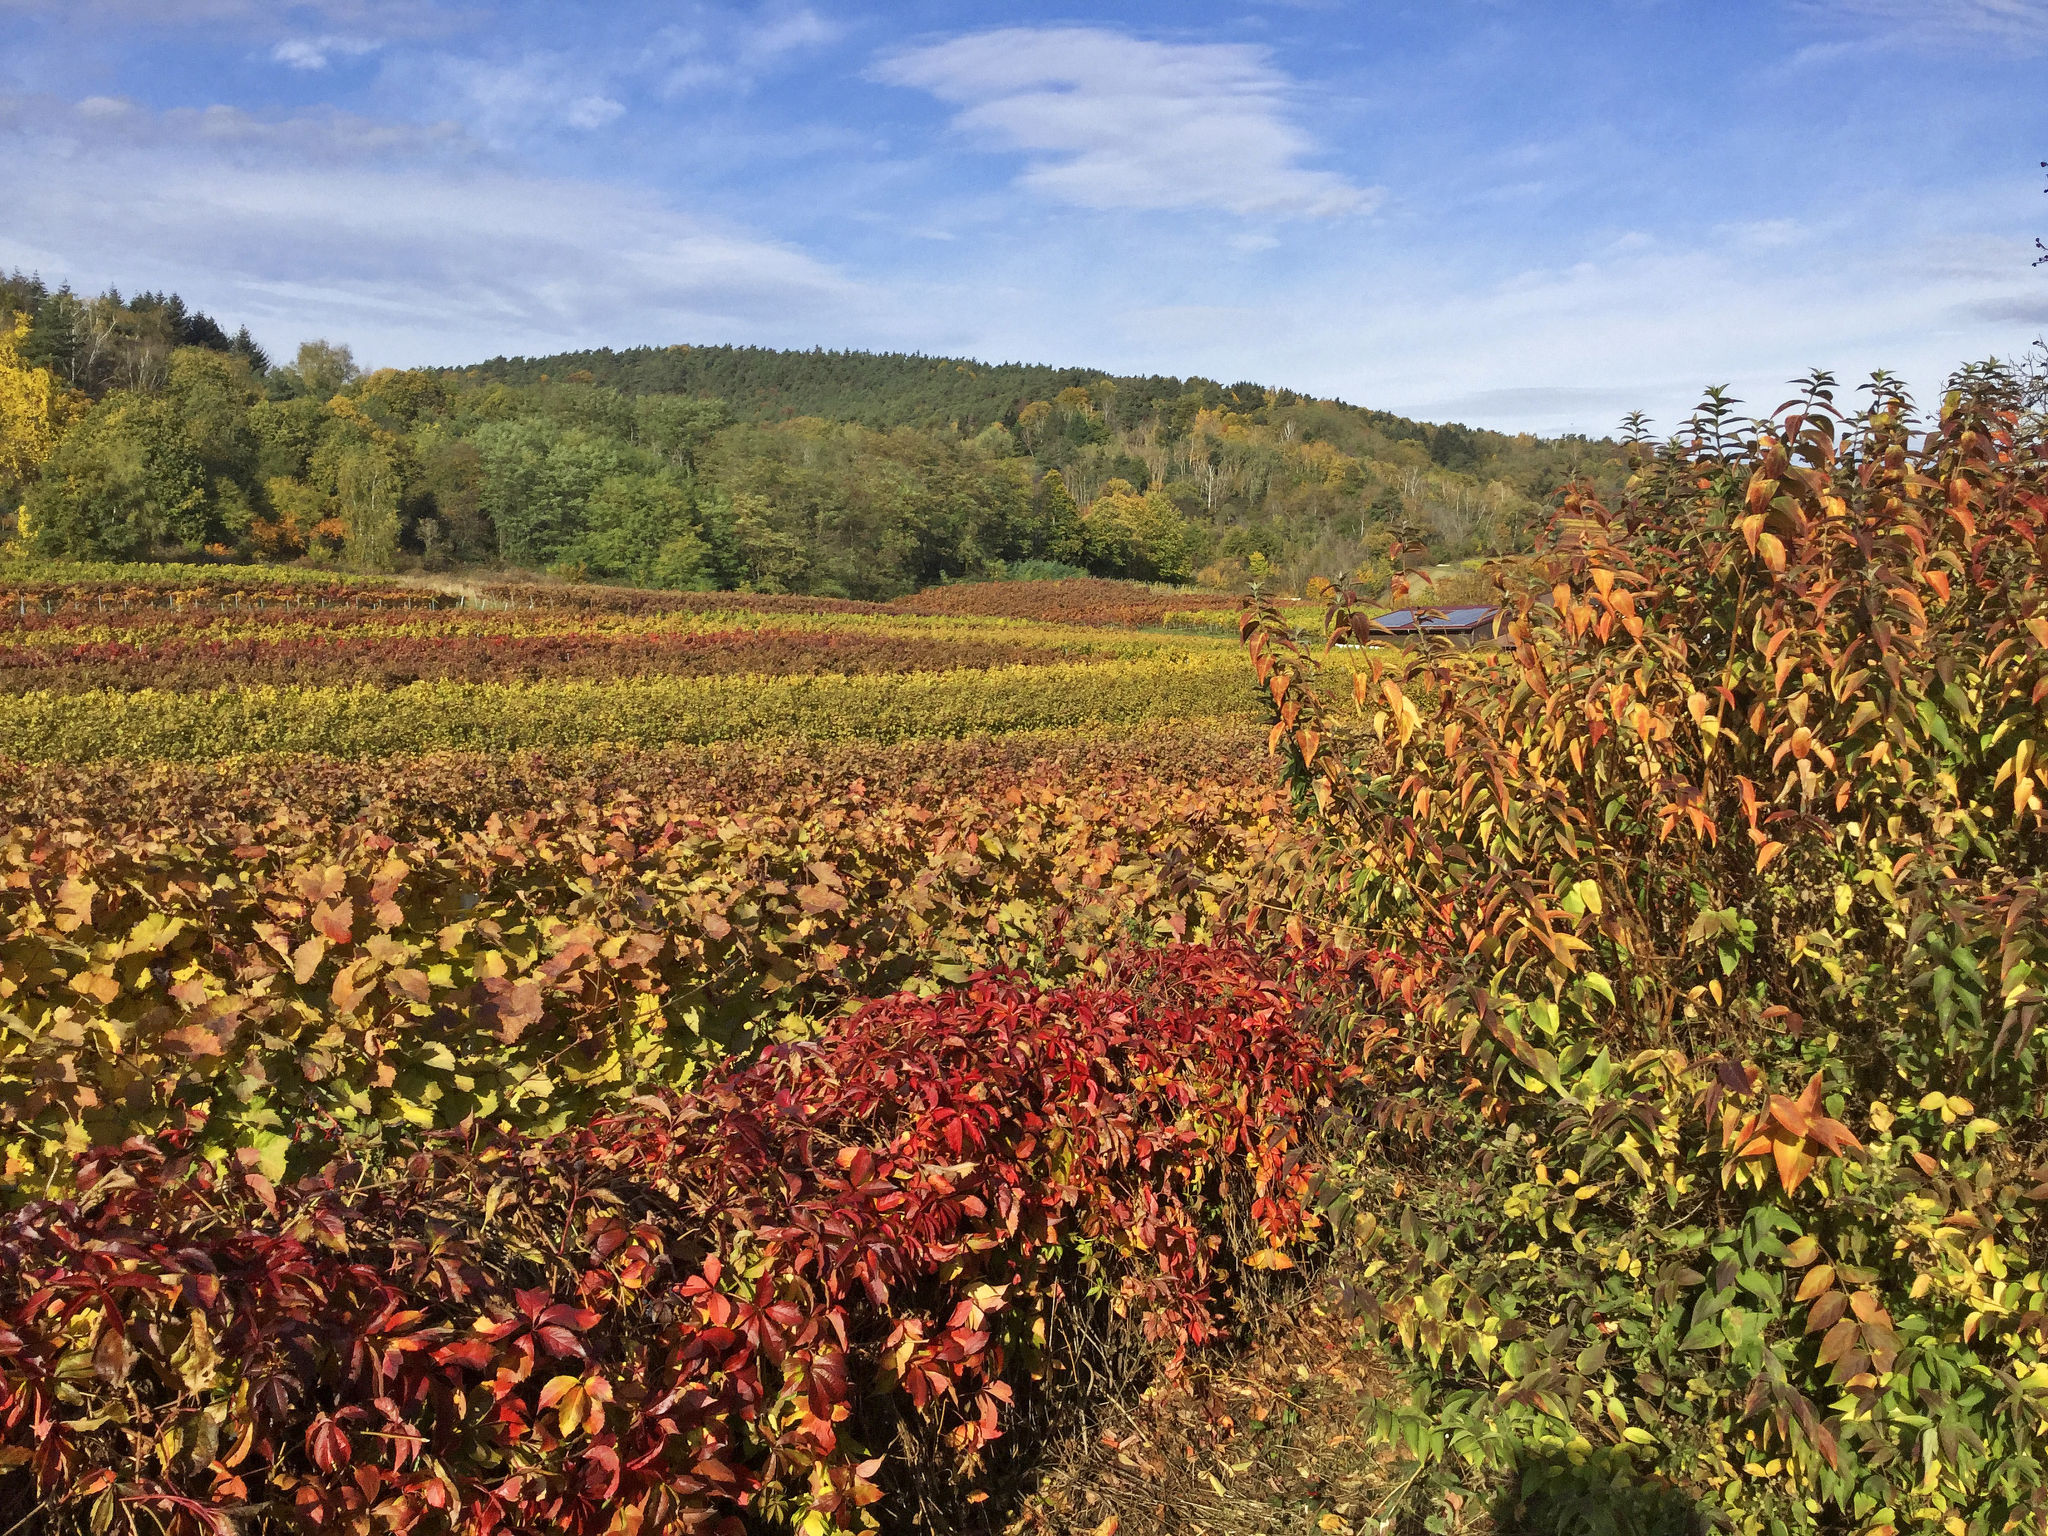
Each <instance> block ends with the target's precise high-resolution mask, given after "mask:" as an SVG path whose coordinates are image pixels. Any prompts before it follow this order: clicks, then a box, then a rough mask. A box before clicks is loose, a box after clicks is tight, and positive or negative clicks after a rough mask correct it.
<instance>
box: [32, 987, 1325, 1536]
mask: <svg viewBox="0 0 2048 1536" xmlns="http://www.w3.org/2000/svg"><path fill="white" fill-rule="evenodd" d="M1300 1010H1301V1003H1300V996H1299V994H1298V993H1297V992H1296V990H1295V989H1293V988H1291V987H1289V986H1284V985H1282V984H1280V983H1279V982H1277V981H1276V980H1275V979H1274V978H1273V977H1272V976H1271V975H1270V974H1269V973H1268V972H1267V971H1266V970H1265V969H1264V968H1263V967H1262V966H1261V965H1260V964H1258V963H1256V962H1254V961H1253V960H1252V959H1251V958H1250V957H1248V956H1247V955H1246V954H1244V953H1243V952H1241V951H1236V950H1229V949H1223V950H1209V949H1201V948H1192V947H1183V948H1173V949H1169V950H1165V951H1160V952H1155V953H1152V954H1150V955H1146V956H1143V957H1137V958H1132V959H1129V960H1127V961H1125V962H1123V963H1120V964H1119V965H1118V966H1117V967H1115V968H1113V969H1112V970H1111V974H1110V976H1109V979H1108V980H1107V981H1106V982H1102V983H1096V982H1092V981H1091V982H1089V983H1087V984H1083V985H1078V986H1074V987H1070V988H1065V989H1062V990H1059V991H1055V992H1039V991H1035V990H1033V989H1031V988H1030V987H1028V986H1026V985H1023V984H1021V983H1019V982H1017V981H1015V980H1012V979H1006V978H1001V977H990V978H984V979H982V980H979V981H977V982H975V983H974V984H973V985H972V986H971V987H969V988H967V989H966V990H964V991H960V992H955V993H949V994H946V995H944V996H941V997H937V998H933V999H931V1000H916V999H911V998H894V999H888V1000H885V1001H882V1002H877V1003H871V1004H869V1005H868V1006H867V1007H865V1008H864V1009H863V1010H862V1011H861V1012H860V1013H859V1014H857V1015H855V1016H853V1017H852V1018H850V1019H847V1020H844V1021H842V1023H841V1024H840V1025H839V1026H838V1027H837V1028H836V1029H835V1030H834V1031H833V1032H832V1034H831V1035H829V1036H828V1037H827V1038H826V1039H825V1040H823V1041H821V1042H820V1043H819V1044H818V1045H817V1046H815V1047H799V1048H791V1049H784V1050H778V1051H775V1052H771V1053H770V1054H769V1055H768V1056H767V1057H766V1058H764V1059H763V1060H762V1061H761V1062H759V1063H758V1064H756V1065H755V1066H752V1067H750V1068H747V1069H746V1070H744V1071H741V1072H738V1073H736V1074H733V1075H731V1076H729V1077H726V1078H723V1079H721V1080H719V1081H716V1082H714V1083H712V1084H710V1085H709V1086H707V1087H706V1088H705V1090H704V1091H702V1092H701V1093H698V1094H694V1095H688V1096H680V1097H678V1096H668V1095H664V1096H661V1097H659V1098H656V1099H650V1100H644V1101H641V1102H639V1103H636V1104H635V1105H634V1106H633V1107H632V1108H631V1109H629V1110H627V1111H625V1112H623V1113H621V1114H619V1115H617V1116H615V1117H612V1118H609V1119H605V1120H601V1121H599V1122H597V1123H595V1124H593V1125H590V1126H587V1127H585V1128H581V1129H578V1130H575V1131H572V1132H565V1133H563V1134H562V1135H560V1136H557V1137H553V1138H549V1139H544V1140H539V1141H531V1142H528V1141H521V1140H519V1139H517V1138H515V1137H509V1136H506V1135H503V1134H494V1133H486V1132H484V1131H482V1130H481V1129H479V1128H477V1127H474V1126H472V1127H465V1128H464V1133H463V1134H459V1135H456V1136H452V1137H444V1138H439V1139H435V1140H433V1141H431V1142H429V1143H427V1144H426V1145H424V1146H423V1147H422V1148H421V1149H420V1150H419V1152H418V1153H417V1154H416V1155H415V1156H413V1157H411V1158H409V1159H407V1160H404V1161H401V1162H399V1163H397V1164H393V1165H389V1166H379V1165H376V1164H352V1163H350V1162H348V1161H346V1160H342V1161H338V1162H336V1163H335V1164H334V1165H333V1166H331V1167H329V1168H327V1169H326V1170H324V1171H323V1172H321V1173H320V1174H318V1175H316V1176H314V1177H311V1178H308V1179H306V1180H304V1181H302V1182H299V1183H297V1184H294V1185H290V1186H287V1187H284V1188H281V1189H280V1188H275V1187H273V1185H272V1184H271V1182H270V1181H269V1180H267V1179H266V1178H265V1177H264V1176H263V1175H262V1174H260V1173H259V1172H257V1171H255V1167H254V1160H253V1159H243V1160H240V1161H233V1160H230V1161H228V1162H227V1163H226V1164H225V1165H224V1166H219V1167H216V1165H215V1164H213V1163H210V1162H208V1161H207V1160H206V1159H204V1158H195V1157H192V1156H190V1155H189V1154H187V1153H184V1152H182V1151H181V1150H180V1147H179V1143H180V1141H181V1139H182V1138H181V1137H180V1136H179V1135H177V1134H175V1133H173V1134H171V1135H169V1136H167V1137H166V1138H165V1139H164V1141H165V1144H164V1145H163V1146H162V1147H158V1146H154V1145H151V1144H149V1143H144V1142H130V1143H128V1144H127V1145H126V1146H124V1147H122V1148H120V1149H118V1150H109V1151H103V1152H99V1153H95V1154H93V1155H92V1156H90V1157H88V1158H86V1159H85V1160H84V1162H83V1164H82V1166H81V1169H80V1177H79V1180H78V1183H79V1185H80V1188H81V1193H80V1194H79V1195H78V1196H77V1197H75V1198H73V1199H70V1200H64V1201H51V1202H44V1203H38V1204H35V1205H32V1206H29V1207H27V1208H26V1209H23V1210H21V1211H19V1212H17V1213H15V1214H14V1216H13V1217H12V1218H11V1219H9V1220H8V1221H6V1222H5V1223H4V1225H0V1469H6V1468H12V1469H15V1470H14V1471H13V1472H12V1473H11V1474H6V1473H0V1476H4V1477H5V1478H6V1481H4V1482H0V1517H10V1518H11V1517H12V1516H14V1515H18V1514H20V1513H21V1512H22V1510H23V1508H24V1507H25V1506H26V1504H27V1501H28V1500H29V1499H32V1498H33V1499H39V1500H42V1501H45V1508H44V1511H43V1513H44V1523H45V1528H46V1529H48V1528H52V1527H55V1528H58V1529H85V1528H89V1529H90V1530H91V1531H93V1532H94V1533H96V1536H107V1533H109V1532H144V1531H147V1532H151V1533H155V1532H160V1531H169V1532H172V1533H175V1536H198V1533H201V1532H208V1533H221V1536H224V1533H226V1532H228V1531H231V1530H233V1529H236V1528H240V1527H245V1526H246V1525H247V1524H249V1523H251V1522H257V1521H260V1522H262V1523H263V1524H264V1525H266V1526H285V1525H296V1526H300V1527H312V1528H314V1529H340V1530H351V1531H354V1530H386V1531H393V1532H416V1533H420V1536H427V1533H440V1532H461V1533H475V1536H483V1533H487V1532H492V1531H500V1530H503V1531H524V1530H536V1529H545V1530H550V1531H558V1532H563V1533H569V1536H576V1533H586V1536H598V1533H604V1532H615V1531H621V1530H626V1531H637V1532H642V1533H646V1536H654V1533H657V1532H664V1531H672V1530H684V1531H701V1530H707V1529H709V1530H721V1531H727V1532H737V1531H738V1530H740V1529H741V1525H740V1521H739V1518H738V1516H740V1515H741V1514H742V1513H744V1514H745V1515H746V1516H747V1517H748V1518H749V1520H750V1522H751V1523H752V1525H753V1527H754V1528H759V1527H760V1526H761V1525H763V1524H781V1523H784V1522H789V1523H796V1524H800V1525H801V1528H802V1529H803V1530H805V1531H807V1532H817V1531H823V1530H826V1529H830V1528H834V1527H838V1528H858V1527H860V1526H862V1525H864V1524H872V1523H873V1521H872V1516H871V1515H870V1514H869V1513H868V1512H867V1511H868V1510H869V1507H870V1506H871V1505H873V1504H875V1503H876V1501H877V1500H879V1499H881V1498H882V1497H883V1496H884V1493H885V1490H888V1489H891V1488H895V1489H898V1490H903V1489H904V1486H905V1483H906V1481H907V1479H908V1478H909V1477H910V1475H911V1473H912V1472H913V1471H914V1470H916V1468H917V1467H918V1465H919V1464H920V1461H923V1462H924V1463H925V1464H926V1465H928V1467H929V1470H930V1473H931V1474H932V1475H929V1476H928V1477H927V1478H926V1479H925V1480H924V1481H923V1482H921V1483H920V1484H919V1485H918V1487H917V1488H916V1490H915V1492H916V1494H918V1495H919V1496H921V1497H923V1498H924V1499H926V1500H928V1501H931V1502H932V1503H933V1504H934V1505H935V1507H936V1510H937V1512H938V1513H939V1514H942V1515H946V1516H949V1517H950V1520H949V1523H951V1524H954V1525H956V1526H957V1525H958V1524H961V1523H965V1522H966V1521H967V1519H968V1518H969V1516H970V1514H971V1512H972V1510H973V1508H974V1502H973V1500H972V1498H970V1495H971V1494H979V1495H980V1496H982V1497H986V1494H987V1490H988V1489H989V1488H990V1487H991V1486H992V1485H993V1486H995V1487H996V1488H997V1489H998V1491H1000V1488H1001V1479H1002V1474H1003V1472H1004V1453H1005V1451H1006V1449H1008V1448H1007V1447H1005V1446H1004V1445H1003V1444H1002V1443H1001V1442H1002V1440H1003V1437H1004V1435H1005V1433H1006V1429H1007V1428H1008V1427H1009V1426H1010V1425H1011V1424H1013V1423H1014V1422H1015V1421H1016V1419H1017V1418H1018V1417H1019V1416H1020V1414H1024V1413H1028V1412H1029V1411H1030V1410H1031V1408H1032V1407H1033V1405H1034V1404H1035V1403H1038V1402H1042V1401H1043V1400H1044V1398H1045V1396H1046V1394H1047V1393H1048V1392H1051V1391H1057V1390H1061V1389H1062V1388H1063V1385H1064V1382H1063V1377H1062V1372H1061V1367H1062V1365H1063V1364H1067V1363H1071V1362H1072V1361H1073V1360H1074V1359H1075V1358H1076V1356H1077V1354H1078V1353H1079V1352H1080V1351H1081V1350H1082V1349H1083V1348H1084V1344H1083V1342H1082V1341H1084V1340H1085V1339H1087V1338H1088V1337H1089V1336H1090V1335H1091V1333H1094V1332H1097V1331H1100V1330H1105V1329H1106V1330H1109V1331H1111V1332H1115V1331H1116V1330H1117V1329H1118V1328H1120V1327H1121V1328H1124V1329H1129V1330H1133V1331H1140V1330H1141V1331H1142V1334H1143V1336H1144V1337H1145V1338H1147V1339H1150V1340H1151V1341H1153V1343H1154V1345H1155V1346H1157V1347H1159V1348H1161V1349H1162V1350H1167V1349H1171V1350H1180V1349H1185V1348H1187V1347H1188V1346H1191V1345H1197V1344H1201V1343H1203V1342H1204V1341H1206V1340H1209V1339H1211V1338H1213V1337H1215V1336H1216V1334H1217V1332H1218V1331H1219V1329H1220V1328H1221V1327H1222V1325H1223V1323H1224V1321H1225V1312H1226V1308H1225V1293H1224V1285H1225V1282H1226V1281H1227V1278H1228V1275H1229V1272H1230V1270H1231V1268H1232V1267H1233V1265H1234V1264H1235V1263H1236V1262H1238V1261H1240V1260H1243V1261H1249V1262H1252V1263H1255V1264H1257V1265H1260V1266H1262V1267H1273V1266H1275V1265H1281V1264H1285V1263H1287V1262H1288V1260H1287V1258H1286V1255H1285V1252H1284V1250H1285V1249H1286V1247H1288V1246H1289V1245H1291V1244H1293V1243H1295V1242H1297V1241H1298V1240H1299V1239H1301V1238H1302V1237H1303V1236H1304V1235H1305V1234H1306V1233H1307V1232H1308V1231H1310V1230H1311V1229H1312V1228H1313V1227H1314V1225H1315V1219H1314V1218H1313V1217H1312V1216H1309V1215H1307V1214H1305V1213H1304V1211H1303V1208H1302V1205H1301V1197H1302V1195H1303V1193H1304V1191H1305V1187H1306V1183H1307V1179H1308V1172H1309V1166H1310V1165H1309V1164H1308V1163H1307V1162H1305V1161H1304V1160H1303V1159H1302V1157H1301V1152H1302V1138H1303V1135H1304V1133H1305V1131H1306V1129H1307V1127H1308V1125H1309V1122H1310V1120H1311V1119H1312V1117H1313V1116H1314V1115H1315V1114H1316V1113H1317V1112H1318V1104H1319V1102H1320V1101H1322V1100H1323V1099H1324V1098H1325V1096H1326V1095H1327V1092H1328V1090H1329V1088H1330V1086H1331V1082H1332V1074H1331V1071H1330V1069H1329V1067H1328V1064H1327V1063H1326V1062H1325V1060H1324V1059H1323V1057H1322V1056H1321V1054H1320V1052H1319V1051H1318V1050H1317V1048H1316V1045H1315V1042H1314V1038H1313V1035H1312V1033H1310V1032H1308V1031H1306V1030H1305V1029H1304V1027H1303V1024H1302V1022H1301V1020H1300V1017H1299V1015H1300ZM1240 1233H1241V1234H1243V1237H1244V1239H1245V1242H1246V1244H1247V1246H1248V1247H1250V1248H1251V1250H1252V1251H1245V1250H1244V1249H1239V1248H1235V1247H1233V1244H1232V1241H1231V1240H1232V1238H1233V1236H1234V1235H1236V1234H1240ZM1119 1319H1120V1320H1121V1322H1119V1321H1118V1320H1119ZM904 1502H906V1499H905V1498H904V1497H903V1496H902V1495H901V1494H900V1493H899V1497H898V1499H897V1500H896V1506H897V1509H898V1510H899V1511H900V1510H901V1508H902V1505H903V1504H904ZM9 1504H13V1505H14V1506H15V1507H14V1509H12V1510H9V1509H8V1507H7V1506H8V1505H9ZM898 1518H899V1519H901V1518H902V1516H901V1514H900V1513H899V1516H898Z"/></svg>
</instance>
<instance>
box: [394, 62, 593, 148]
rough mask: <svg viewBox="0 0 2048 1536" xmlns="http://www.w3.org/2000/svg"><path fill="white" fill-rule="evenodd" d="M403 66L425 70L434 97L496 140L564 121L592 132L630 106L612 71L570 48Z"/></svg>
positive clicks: (405, 70) (515, 138)
mask: <svg viewBox="0 0 2048 1536" xmlns="http://www.w3.org/2000/svg"><path fill="white" fill-rule="evenodd" d="M400 73H401V74H402V75H418V76H421V77H422V78H423V80H424V82H425V89H426V90H427V91H428V92H429V93H430V99H432V100H436V101H440V102H442V103H444V104H445V106H446V109H447V110H449V111H451V112H453V113H454V114H455V115H456V116H458V117H459V118H460V119H461V120H462V121H463V122H464V123H465V124H466V125H467V126H468V127H469V128H470V129H471V131H473V132H475V133H476V134H478V135H479V136H480V137H482V138H484V139H487V140H489V141H490V142H491V143H493V144H512V143H517V142H521V141H524V140H527V139H530V138H532V137H534V136H535V135H536V134H544V133H546V132H547V131H548V130H550V129H554V128H559V127H569V128H575V129H580V130H583V131H586V132H587V131H589V130H592V129H597V128H602V127H604V126H605V125H606V124H607V123H610V122H614V121H616V120H617V119H618V118H619V117H621V116H623V115H624V114H625V110H626V108H625V104H624V103H623V102H621V101H619V100H618V99H617V97H616V96H614V95H613V94H612V91H613V87H612V85H611V84H610V82H609V80H608V78H607V71H605V70H604V69H603V68H602V67H600V66H599V64H596V63H593V62H589V61H585V60H581V59H578V58H576V57H575V56H573V55H570V54H564V53H540V52H536V53H528V54H523V55H521V56H520V57H518V58H516V59H511V60H496V59H484V58H474V57H462V56H458V55H453V54H440V55H435V56H433V57H431V58H429V59H427V60H424V61H420V62H418V63H415V64H403V65H401V66H400Z"/></svg>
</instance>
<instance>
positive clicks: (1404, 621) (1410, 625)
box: [1372, 603, 1500, 634]
mask: <svg viewBox="0 0 2048 1536" xmlns="http://www.w3.org/2000/svg"><path fill="white" fill-rule="evenodd" d="M1499 612H1500V608H1499V607H1498V606H1497V605H1495V604H1492V603H1487V604H1481V605H1479V606H1476V607H1469V608H1447V609H1445V610H1444V612H1443V613H1442V614H1441V615H1438V614H1430V615H1428V616H1426V617H1418V616H1417V613H1416V610H1415V609H1413V608H1398V609H1396V610H1395V611H1394V612H1392V613H1383V614H1381V615H1380V616H1379V617H1378V618H1376V619H1374V620H1373V621H1372V623H1373V627H1374V628H1375V629H1384V630H1389V631H1396V632H1398V631H1404V630H1405V631H1409V632H1419V633H1422V634H1430V633H1441V632H1445V631H1455V630H1466V629H1478V628H1480V627H1481V626H1482V625H1488V624H1491V623H1492V622H1493V619H1494V615H1495V614H1497V613H1499Z"/></svg>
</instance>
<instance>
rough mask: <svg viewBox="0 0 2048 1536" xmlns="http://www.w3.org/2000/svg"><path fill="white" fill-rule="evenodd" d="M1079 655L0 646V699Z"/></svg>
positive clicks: (1003, 645) (435, 639) (348, 642)
mask: <svg viewBox="0 0 2048 1536" xmlns="http://www.w3.org/2000/svg"><path fill="white" fill-rule="evenodd" d="M1083 659H1086V656H1085V652H1082V651H1081V650H1080V648H1079V647H1054V646H1043V645H1029V644H1018V643H1015V642H1012V641H1010V640H1009V639H1008V638H1007V637H1006V636H1003V635H1001V634H996V635H992V636H989V637H987V638H968V637H964V636H953V635H918V636H915V637H907V636H903V635H897V634H889V633H886V632H877V631H874V630H868V631H865V632H864V631H859V630H856V631H851V632H840V633H835V632H832V631H829V630H827V631H815V630H794V631H792V630H772V629H743V630H723V631H721V630H691V631H683V632H681V633H673V632H671V633H654V634H639V635H621V636H612V635H560V634H555V635H546V634H543V635H531V636H529V635H519V634H513V635H433V636H413V635H409V636H391V635H380V636H376V637H367V636H366V637H362V638H356V637H346V636H342V637H332V638H330V637H319V638H309V639H290V640H274V639H270V638H268V637H263V638H253V637H252V638H246V639H237V640H199V641H194V640H185V639H178V640H167V641H158V642H154V643H151V642H146V641H145V642H141V643H136V642H133V641H121V640H111V641H105V642H101V643H97V644H84V645H71V646H63V647H59V646H53V645H47V644H44V645H7V644H4V643H0V693H27V692H50V693H90V692H94V691H97V690H107V691H111V692H116V693H132V692H136V691H138V690H140V689H145V688H153V689H157V690H160V691H163V692H170V693H200V692H206V691H208V690H210V689H214V688H220V687H224V686H228V685H236V686H242V687H248V686H269V687H293V686H296V687H333V686H351V685H354V686H368V687H375V688H398V687H403V686H405V685H406V684H408V683H415V682H455V683H480V682H538V681H540V680H542V679H544V678H635V677H717V676H756V677H790V676H799V675H805V674H814V673H839V674H864V673H876V672H898V673H900V672H946V671H953V670H956V669H986V668H989V667H1015V666H1033V665H1046V664H1050V663H1055V662H1061V661H1076V660H1083Z"/></svg>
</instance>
